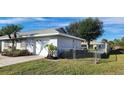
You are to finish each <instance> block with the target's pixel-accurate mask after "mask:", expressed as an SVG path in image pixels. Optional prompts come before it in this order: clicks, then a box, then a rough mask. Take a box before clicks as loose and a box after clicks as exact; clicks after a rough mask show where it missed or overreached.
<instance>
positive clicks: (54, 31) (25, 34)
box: [0, 29, 84, 40]
mask: <svg viewBox="0 0 124 93" xmlns="http://www.w3.org/2000/svg"><path fill="white" fill-rule="evenodd" d="M55 35H59V36H64V37H69V38H73V39H77V40H84V39H82V38H79V37H75V36H72V35H69V34H67V33H66V32H65V31H64V30H62V29H46V30H36V31H30V32H19V33H18V38H29V37H44V36H55ZM5 39H9V38H8V36H7V35H6V36H1V37H0V40H5Z"/></svg>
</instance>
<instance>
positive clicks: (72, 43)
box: [58, 36, 81, 52]
mask: <svg viewBox="0 0 124 93" xmlns="http://www.w3.org/2000/svg"><path fill="white" fill-rule="evenodd" d="M69 49H75V50H80V49H81V41H80V40H77V39H73V38H68V37H63V36H60V37H58V50H59V52H62V51H64V50H65V51H66V50H69Z"/></svg>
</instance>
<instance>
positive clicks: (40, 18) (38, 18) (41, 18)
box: [32, 17, 47, 21]
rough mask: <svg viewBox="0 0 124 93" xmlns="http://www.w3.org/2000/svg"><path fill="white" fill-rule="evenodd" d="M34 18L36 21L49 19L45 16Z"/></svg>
mask: <svg viewBox="0 0 124 93" xmlns="http://www.w3.org/2000/svg"><path fill="white" fill-rule="evenodd" d="M32 19H33V20H36V21H45V20H47V19H45V18H43V17H33V18H32Z"/></svg>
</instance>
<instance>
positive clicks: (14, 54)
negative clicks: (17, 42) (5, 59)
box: [2, 49, 31, 57]
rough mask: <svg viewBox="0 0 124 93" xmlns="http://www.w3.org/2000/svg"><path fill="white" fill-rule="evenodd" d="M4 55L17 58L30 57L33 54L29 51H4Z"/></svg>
mask: <svg viewBox="0 0 124 93" xmlns="http://www.w3.org/2000/svg"><path fill="white" fill-rule="evenodd" d="M2 55H4V56H10V57H17V56H28V55H31V53H30V52H29V51H28V50H19V49H16V50H15V51H9V50H7V49H4V50H3V52H2Z"/></svg>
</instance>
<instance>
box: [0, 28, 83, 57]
mask: <svg viewBox="0 0 124 93" xmlns="http://www.w3.org/2000/svg"><path fill="white" fill-rule="evenodd" d="M82 41H84V39H81V38H78V37H75V36H71V35H68V34H66V32H64V31H62V30H60V29H47V30H39V31H33V32H20V33H18V41H17V43H16V48H17V49H27V50H29V51H30V52H31V53H33V54H36V55H40V56H43V57H46V56H47V55H48V50H47V48H45V45H46V44H51V43H52V44H53V45H54V46H57V54H58V55H59V54H60V53H61V52H62V51H64V50H69V49H78V50H79V49H81V42H82ZM11 46H12V43H11V41H10V39H9V38H8V36H2V37H0V47H1V49H0V50H1V51H3V50H4V49H8V48H9V47H11Z"/></svg>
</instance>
